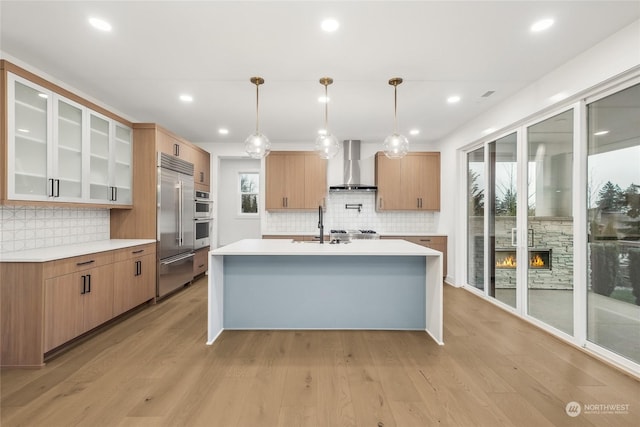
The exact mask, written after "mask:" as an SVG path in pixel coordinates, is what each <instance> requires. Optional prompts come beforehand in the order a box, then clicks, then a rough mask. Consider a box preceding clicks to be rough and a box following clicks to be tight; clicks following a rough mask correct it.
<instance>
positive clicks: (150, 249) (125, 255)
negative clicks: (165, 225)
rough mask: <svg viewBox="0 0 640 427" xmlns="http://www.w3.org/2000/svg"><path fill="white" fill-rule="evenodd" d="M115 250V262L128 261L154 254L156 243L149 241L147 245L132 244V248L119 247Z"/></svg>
mask: <svg viewBox="0 0 640 427" xmlns="http://www.w3.org/2000/svg"><path fill="white" fill-rule="evenodd" d="M114 252H115V254H114V262H120V261H126V260H128V259H132V258H137V257H141V256H144V255H149V254H154V253H155V252H156V244H155V243H149V244H147V245H140V246H132V247H130V248H123V249H118V250H117V251H114Z"/></svg>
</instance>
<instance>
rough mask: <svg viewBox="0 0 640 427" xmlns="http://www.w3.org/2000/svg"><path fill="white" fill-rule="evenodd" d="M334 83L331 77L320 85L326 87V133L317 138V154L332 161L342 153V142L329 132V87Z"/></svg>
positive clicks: (326, 78) (322, 80)
mask: <svg viewBox="0 0 640 427" xmlns="http://www.w3.org/2000/svg"><path fill="white" fill-rule="evenodd" d="M331 83H333V79H332V78H331V77H323V78H321V79H320V84H321V85H324V102H325V104H324V133H322V134H320V135H318V137H317V138H316V144H315V147H314V148H315V152H316V153H317V154H318V156H320V157H321V158H323V159H331V158H333V157H335V156H336V154H338V152H339V151H340V142H339V141H338V138H336V137H335V136H334V135H333V134H332V133H331V132H329V118H328V117H329V97H328V96H327V86H329V85H330V84H331Z"/></svg>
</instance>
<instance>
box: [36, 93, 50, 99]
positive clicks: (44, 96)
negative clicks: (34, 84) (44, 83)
mask: <svg viewBox="0 0 640 427" xmlns="http://www.w3.org/2000/svg"><path fill="white" fill-rule="evenodd" d="M38 96H39V97H40V98H44V99H47V98H48V97H49V95H47V94H46V93H39V94H38Z"/></svg>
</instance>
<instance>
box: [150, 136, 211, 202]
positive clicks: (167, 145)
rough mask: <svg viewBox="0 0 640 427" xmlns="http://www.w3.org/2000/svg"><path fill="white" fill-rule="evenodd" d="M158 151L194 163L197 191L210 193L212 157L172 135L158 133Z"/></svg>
mask: <svg viewBox="0 0 640 427" xmlns="http://www.w3.org/2000/svg"><path fill="white" fill-rule="evenodd" d="M157 149H158V151H159V152H161V153H165V154H169V155H172V156H176V157H180V158H181V159H182V160H184V161H187V162H189V163H193V181H194V185H195V189H196V190H201V191H210V187H211V184H210V183H211V179H210V172H209V171H210V169H211V156H210V154H209V152H208V151H206V150H203V149H202V148H200V147H197V146H195V145H193V144H191V143H190V142H188V141H185V140H183V139H181V138H179V137H177V136H175V135H173V134H171V133H168V132H160V133H158V139H157Z"/></svg>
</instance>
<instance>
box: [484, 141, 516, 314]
mask: <svg viewBox="0 0 640 427" xmlns="http://www.w3.org/2000/svg"><path fill="white" fill-rule="evenodd" d="M517 143H518V138H517V134H516V133H515V132H514V133H512V134H509V135H507V136H505V137H502V138H500V139H497V140H496V141H493V142H490V143H489V144H488V147H487V149H488V158H489V159H488V161H489V177H488V178H489V185H488V187H489V195H488V200H487V203H488V205H489V206H488V207H489V209H488V210H489V230H488V232H489V296H491V297H493V298H496V299H497V300H499V301H502V302H503V303H505V304H508V305H510V306H511V307H515V306H516V282H517V280H516V278H517V275H516V269H517V264H518V259H517V250H516V249H517V228H516V213H517V208H518V200H517V199H518V191H517V185H518V182H517V177H518V163H517V149H518V144H517Z"/></svg>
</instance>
